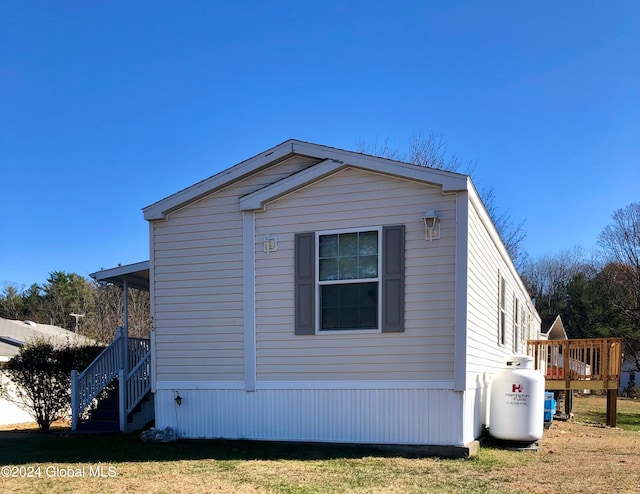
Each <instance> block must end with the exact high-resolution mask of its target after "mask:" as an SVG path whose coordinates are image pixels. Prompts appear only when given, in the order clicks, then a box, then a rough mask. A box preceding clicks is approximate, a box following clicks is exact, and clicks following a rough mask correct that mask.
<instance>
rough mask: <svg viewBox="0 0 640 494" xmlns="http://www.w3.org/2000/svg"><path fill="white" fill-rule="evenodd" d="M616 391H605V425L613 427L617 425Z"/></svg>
mask: <svg viewBox="0 0 640 494" xmlns="http://www.w3.org/2000/svg"><path fill="white" fill-rule="evenodd" d="M617 419H618V390H617V389H607V425H609V426H611V427H615V426H616V424H617V423H618V420H617Z"/></svg>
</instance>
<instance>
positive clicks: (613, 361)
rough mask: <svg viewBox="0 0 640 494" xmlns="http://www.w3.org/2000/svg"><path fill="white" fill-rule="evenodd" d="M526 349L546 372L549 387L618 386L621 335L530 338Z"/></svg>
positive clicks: (616, 387)
mask: <svg viewBox="0 0 640 494" xmlns="http://www.w3.org/2000/svg"><path fill="white" fill-rule="evenodd" d="M527 353H528V354H529V355H531V356H532V357H533V360H534V364H535V368H536V369H539V370H541V371H542V372H543V374H544V376H545V378H546V386H545V387H546V388H547V389H550V390H552V389H609V390H613V389H618V386H619V383H620V367H621V365H622V340H621V339H620V338H593V339H581V340H529V341H527Z"/></svg>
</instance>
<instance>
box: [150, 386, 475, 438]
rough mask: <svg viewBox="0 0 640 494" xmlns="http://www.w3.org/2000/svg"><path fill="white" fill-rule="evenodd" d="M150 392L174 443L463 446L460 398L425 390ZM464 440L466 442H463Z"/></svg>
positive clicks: (159, 424) (159, 422)
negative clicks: (217, 440)
mask: <svg viewBox="0 0 640 494" xmlns="http://www.w3.org/2000/svg"><path fill="white" fill-rule="evenodd" d="M179 392H180V396H182V400H183V401H182V405H181V406H177V405H176V403H175V401H174V397H175V391H174V390H164V389H163V390H158V392H157V395H156V402H157V403H158V407H157V415H156V427H159V428H164V427H172V428H174V429H175V430H176V431H177V433H178V436H179V437H188V438H228V439H240V438H242V439H259V440H278V441H322V442H347V443H374V444H375V443H377V444H384V443H386V444H429V445H457V446H459V445H463V444H465V441H464V440H463V437H462V427H461V423H460V422H461V416H462V407H463V404H462V396H463V395H462V393H457V392H454V391H451V390H428V389H396V390H389V389H357V390H354V389H348V390H336V389H272V390H258V391H256V392H253V393H247V392H245V391H243V390H233V389H226V390H220V389H207V390H202V389H201V390H191V389H184V390H183V389H181V390H179ZM467 442H468V441H467Z"/></svg>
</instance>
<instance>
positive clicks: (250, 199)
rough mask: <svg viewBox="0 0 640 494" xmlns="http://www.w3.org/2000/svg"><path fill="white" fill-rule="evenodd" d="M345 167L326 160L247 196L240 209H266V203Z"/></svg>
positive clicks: (243, 199) (242, 199)
mask: <svg viewBox="0 0 640 494" xmlns="http://www.w3.org/2000/svg"><path fill="white" fill-rule="evenodd" d="M344 167H345V164H344V163H342V162H341V161H335V160H324V161H322V162H321V163H318V164H317V165H314V166H312V167H309V168H306V169H304V170H302V171H300V172H298V173H295V174H293V175H291V176H289V177H287V178H283V179H282V180H278V181H277V182H274V183H273V184H271V185H268V186H266V187H263V188H262V189H258V190H256V191H255V192H252V193H251V194H247V195H246V196H244V197H241V198H240V209H241V210H242V211H255V210H260V209H264V205H265V203H267V202H269V201H272V200H274V199H276V198H278V197H280V196H283V195H285V194H288V193H289V192H291V191H293V190H297V189H299V188H301V187H304V186H305V185H307V184H310V183H312V182H315V181H316V180H320V179H321V178H323V177H326V176H327V175H331V174H332V173H335V172H336V171H338V170H340V169H342V168H344Z"/></svg>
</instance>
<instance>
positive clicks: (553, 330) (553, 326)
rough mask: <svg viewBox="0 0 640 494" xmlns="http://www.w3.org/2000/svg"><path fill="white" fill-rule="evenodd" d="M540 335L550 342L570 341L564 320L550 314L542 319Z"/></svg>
mask: <svg viewBox="0 0 640 494" xmlns="http://www.w3.org/2000/svg"><path fill="white" fill-rule="evenodd" d="M540 333H541V334H542V335H544V336H546V337H547V339H548V340H568V339H569V337H568V336H567V332H566V331H565V329H564V324H563V323H562V318H561V317H560V316H559V315H557V316H556V315H553V314H549V315H546V316H544V317H543V318H542V322H541V323H540Z"/></svg>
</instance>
